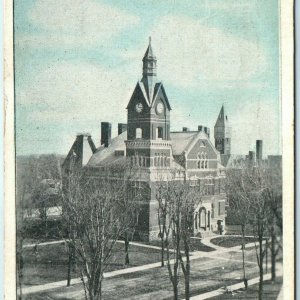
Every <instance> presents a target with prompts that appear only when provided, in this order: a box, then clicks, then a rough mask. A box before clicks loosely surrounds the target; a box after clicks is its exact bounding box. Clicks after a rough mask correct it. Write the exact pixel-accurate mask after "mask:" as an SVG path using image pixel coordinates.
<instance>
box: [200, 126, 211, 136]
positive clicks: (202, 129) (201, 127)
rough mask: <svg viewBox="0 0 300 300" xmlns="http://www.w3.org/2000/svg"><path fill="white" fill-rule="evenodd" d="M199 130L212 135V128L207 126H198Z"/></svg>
mask: <svg viewBox="0 0 300 300" xmlns="http://www.w3.org/2000/svg"><path fill="white" fill-rule="evenodd" d="M198 131H202V132H204V133H205V134H206V135H207V136H208V137H209V136H210V129H209V128H208V127H206V126H203V125H199V126H198Z"/></svg>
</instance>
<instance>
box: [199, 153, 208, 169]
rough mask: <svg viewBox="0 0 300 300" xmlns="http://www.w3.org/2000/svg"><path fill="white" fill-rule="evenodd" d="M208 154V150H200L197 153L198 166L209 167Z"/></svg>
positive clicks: (201, 167) (200, 167)
mask: <svg viewBox="0 0 300 300" xmlns="http://www.w3.org/2000/svg"><path fill="white" fill-rule="evenodd" d="M207 159H208V155H207V153H206V152H201V153H200V152H199V153H198V155H197V168H198V169H208V160H207Z"/></svg>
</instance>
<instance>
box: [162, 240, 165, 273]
mask: <svg viewBox="0 0 300 300" xmlns="http://www.w3.org/2000/svg"><path fill="white" fill-rule="evenodd" d="M164 254H165V241H164V237H162V238H161V266H162V267H163V266H164V265H165V262H164Z"/></svg>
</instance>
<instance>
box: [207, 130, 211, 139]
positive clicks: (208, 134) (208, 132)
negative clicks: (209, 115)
mask: <svg viewBox="0 0 300 300" xmlns="http://www.w3.org/2000/svg"><path fill="white" fill-rule="evenodd" d="M207 136H208V138H209V137H210V129H209V128H208V127H207Z"/></svg>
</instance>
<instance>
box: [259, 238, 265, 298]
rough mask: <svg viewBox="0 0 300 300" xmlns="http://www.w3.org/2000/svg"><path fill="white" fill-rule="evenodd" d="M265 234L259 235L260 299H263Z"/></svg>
mask: <svg viewBox="0 0 300 300" xmlns="http://www.w3.org/2000/svg"><path fill="white" fill-rule="evenodd" d="M262 242H263V236H262V235H260V236H259V290H258V299H259V300H263V283H264V269H263V243H262Z"/></svg>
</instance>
